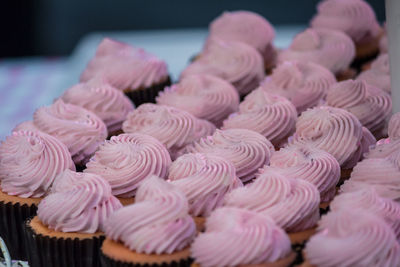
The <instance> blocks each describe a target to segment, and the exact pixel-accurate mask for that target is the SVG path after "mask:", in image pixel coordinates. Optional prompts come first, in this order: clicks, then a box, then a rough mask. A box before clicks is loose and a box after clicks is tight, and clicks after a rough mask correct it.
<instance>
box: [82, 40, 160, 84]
mask: <svg viewBox="0 0 400 267" xmlns="http://www.w3.org/2000/svg"><path fill="white" fill-rule="evenodd" d="M167 77H168V70H167V64H166V63H165V62H164V61H162V60H160V59H158V58H157V57H155V56H153V55H151V54H150V53H148V52H146V51H145V50H143V49H141V48H135V47H132V46H130V45H128V44H125V43H121V42H117V41H115V40H111V39H109V38H105V39H104V40H103V41H102V42H101V43H100V44H99V46H98V47H97V51H96V55H95V56H94V57H93V58H92V59H91V60H90V61H89V63H88V65H87V66H86V69H85V70H84V71H83V73H82V75H81V77H80V81H81V82H86V81H89V80H91V79H92V78H101V79H103V81H106V82H108V83H110V84H111V85H113V86H114V87H116V88H118V89H119V90H135V89H141V88H147V87H150V86H152V85H154V84H157V83H160V82H163V81H164V80H166V79H167Z"/></svg>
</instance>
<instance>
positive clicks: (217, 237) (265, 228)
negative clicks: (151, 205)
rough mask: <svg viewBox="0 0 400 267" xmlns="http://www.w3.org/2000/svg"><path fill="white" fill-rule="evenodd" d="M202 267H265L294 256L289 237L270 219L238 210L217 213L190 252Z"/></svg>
mask: <svg viewBox="0 0 400 267" xmlns="http://www.w3.org/2000/svg"><path fill="white" fill-rule="evenodd" d="M191 252H192V257H193V258H194V260H195V262H196V263H198V264H200V266H201V267H223V266H239V265H242V264H263V263H264V264H265V263H269V262H275V261H278V260H279V259H282V258H285V257H287V256H288V255H289V254H290V252H291V247H290V240H289V237H288V236H287V234H286V233H285V232H284V231H283V230H282V229H281V228H280V227H278V226H277V225H276V224H275V222H274V221H273V220H271V219H270V218H269V217H267V216H265V215H262V214H259V213H256V212H252V211H249V210H244V209H238V208H220V209H217V210H215V211H214V212H213V213H212V214H211V215H210V217H209V218H207V221H206V231H205V232H204V233H200V234H199V235H198V236H197V238H196V239H195V240H194V242H193V244H192V248H191Z"/></svg>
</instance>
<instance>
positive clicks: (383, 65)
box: [357, 54, 391, 94]
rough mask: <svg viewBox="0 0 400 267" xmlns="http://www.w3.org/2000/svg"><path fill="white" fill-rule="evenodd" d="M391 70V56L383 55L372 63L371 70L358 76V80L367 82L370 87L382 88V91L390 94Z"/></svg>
mask: <svg viewBox="0 0 400 267" xmlns="http://www.w3.org/2000/svg"><path fill="white" fill-rule="evenodd" d="M389 68H390V66H389V55H388V54H381V55H380V56H379V57H378V58H376V59H375V60H374V61H373V62H372V64H371V68H370V69H368V70H366V71H363V72H361V73H360V75H358V77H357V80H361V81H365V82H367V83H368V84H370V85H373V86H376V87H378V88H382V90H384V91H385V92H386V93H388V94H390V92H391V86H390V69H389Z"/></svg>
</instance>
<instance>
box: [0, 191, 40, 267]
mask: <svg viewBox="0 0 400 267" xmlns="http://www.w3.org/2000/svg"><path fill="white" fill-rule="evenodd" d="M40 200H41V198H22V197H17V196H10V195H8V194H6V193H4V192H2V191H1V190H0V236H1V237H2V238H3V239H4V242H5V243H6V246H7V248H8V250H9V253H10V255H11V258H12V259H14V260H27V259H28V256H27V251H26V250H25V245H24V231H23V224H24V222H25V220H26V219H28V218H29V217H31V216H33V215H35V214H36V210H37V205H38V204H39V202H40Z"/></svg>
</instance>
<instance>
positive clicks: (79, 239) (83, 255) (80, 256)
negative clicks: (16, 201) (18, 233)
mask: <svg viewBox="0 0 400 267" xmlns="http://www.w3.org/2000/svg"><path fill="white" fill-rule="evenodd" d="M24 232H25V240H26V243H25V244H26V246H27V248H29V251H28V262H29V265H30V266H31V267H43V266H46V267H84V266H85V267H99V266H101V265H100V247H101V244H102V242H103V240H104V235H103V234H102V233H101V232H97V233H94V234H84V233H63V232H58V231H54V230H51V229H49V228H47V227H46V226H45V225H43V224H42V223H41V222H40V221H39V219H38V218H37V217H34V218H33V219H31V220H30V219H28V220H27V221H26V223H25V224H24Z"/></svg>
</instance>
